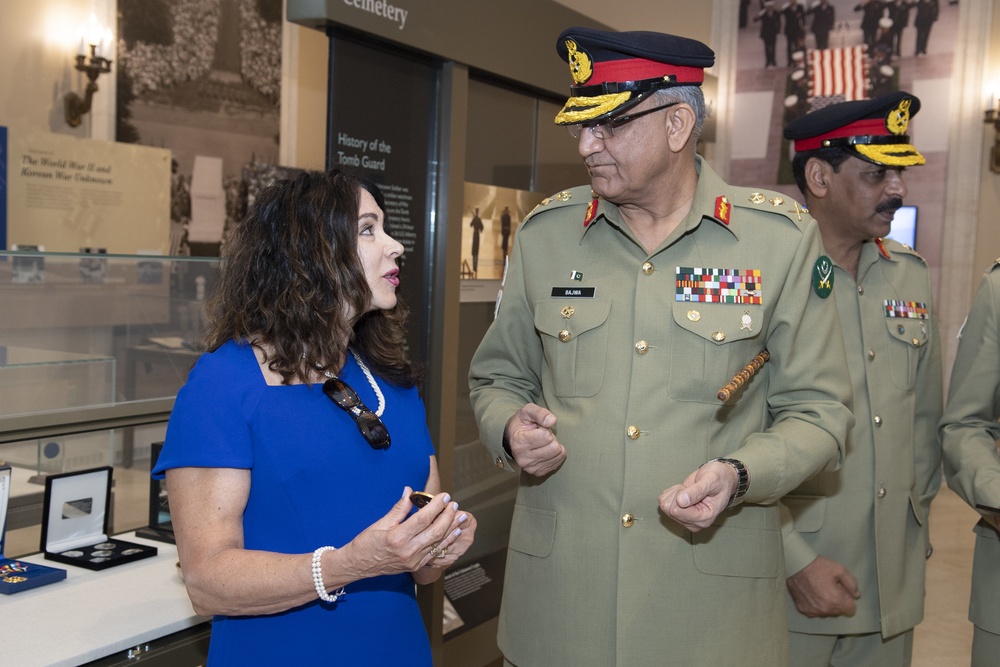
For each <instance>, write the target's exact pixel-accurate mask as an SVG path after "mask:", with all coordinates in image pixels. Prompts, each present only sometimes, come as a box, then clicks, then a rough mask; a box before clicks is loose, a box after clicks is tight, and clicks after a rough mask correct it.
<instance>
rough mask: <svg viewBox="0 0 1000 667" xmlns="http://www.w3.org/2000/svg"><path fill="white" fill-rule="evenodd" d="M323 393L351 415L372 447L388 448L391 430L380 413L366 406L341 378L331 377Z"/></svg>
mask: <svg viewBox="0 0 1000 667" xmlns="http://www.w3.org/2000/svg"><path fill="white" fill-rule="evenodd" d="M323 393H324V394H326V397H327V398H329V399H330V400H331V401H333V402H334V403H336V404H337V405H338V406H340V407H341V408H343V409H344V411H346V412H347V414H349V415H351V418H352V419H353V420H354V423H355V424H357V425H358V430H359V431H361V435H363V436H364V438H365V440H367V441H368V444H369V445H371V446H372V449H388V448H389V444H390V442H391V440H390V439H389V430H388V429H387V428H386V427H385V424H383V423H382V420H381V419H379V417H378V415H376V414H375V413H374V412H372V411H371V410H369V409H368V408H367V407H365V404H364V403H362V402H361V399H360V398H358V393H357V392H356V391H354V390H353V389H351V386H350V385H349V384H347V383H346V382H344V381H343V380H341V379H340V378H330V379H329V380H327V381H326V382H324V383H323Z"/></svg>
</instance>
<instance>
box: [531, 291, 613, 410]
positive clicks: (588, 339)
mask: <svg viewBox="0 0 1000 667" xmlns="http://www.w3.org/2000/svg"><path fill="white" fill-rule="evenodd" d="M610 312H611V302H610V301H598V300H596V299H587V300H586V301H582V300H573V299H563V300H558V299H551V300H545V301H540V302H536V303H535V329H536V330H537V331H538V333H539V334H541V338H542V348H543V349H544V352H545V360H546V362H548V367H549V372H550V373H551V375H552V377H551V378H550V380H551V386H552V387H553V392H554V393H555V395H556V396H559V397H571V396H593V395H595V394H596V393H597V392H598V391H600V389H601V384H602V383H603V381H604V363H605V361H604V360H605V357H606V356H607V351H608V327H607V326H606V325H607V321H608V314H609V313H610Z"/></svg>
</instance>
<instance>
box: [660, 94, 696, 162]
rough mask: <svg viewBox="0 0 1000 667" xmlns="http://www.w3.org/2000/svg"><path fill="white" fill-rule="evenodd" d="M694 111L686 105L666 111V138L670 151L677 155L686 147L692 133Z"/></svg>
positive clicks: (679, 105)
mask: <svg viewBox="0 0 1000 667" xmlns="http://www.w3.org/2000/svg"><path fill="white" fill-rule="evenodd" d="M694 121H695V115H694V109H692V108H691V107H690V106H689V105H687V104H683V103H681V104H678V105H677V106H674V107H671V108H670V109H668V110H667V121H666V122H667V137H668V141H669V146H670V150H671V151H673V152H675V153H679V152H681V151H682V150H684V147H685V146H687V144H688V141H690V140H691V135H692V133H693V132H694Z"/></svg>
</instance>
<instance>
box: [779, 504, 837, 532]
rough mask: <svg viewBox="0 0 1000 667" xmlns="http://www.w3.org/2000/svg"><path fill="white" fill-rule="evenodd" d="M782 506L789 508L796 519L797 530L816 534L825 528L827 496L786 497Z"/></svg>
mask: <svg viewBox="0 0 1000 667" xmlns="http://www.w3.org/2000/svg"><path fill="white" fill-rule="evenodd" d="M781 504H782V505H784V506H785V507H787V508H788V511H789V512H790V513H791V515H792V518H793V519H795V530H796V531H798V532H800V533H815V532H816V531H817V530H819V529H820V528H822V527H823V520H824V519H825V517H826V496H785V497H784V498H782V499H781Z"/></svg>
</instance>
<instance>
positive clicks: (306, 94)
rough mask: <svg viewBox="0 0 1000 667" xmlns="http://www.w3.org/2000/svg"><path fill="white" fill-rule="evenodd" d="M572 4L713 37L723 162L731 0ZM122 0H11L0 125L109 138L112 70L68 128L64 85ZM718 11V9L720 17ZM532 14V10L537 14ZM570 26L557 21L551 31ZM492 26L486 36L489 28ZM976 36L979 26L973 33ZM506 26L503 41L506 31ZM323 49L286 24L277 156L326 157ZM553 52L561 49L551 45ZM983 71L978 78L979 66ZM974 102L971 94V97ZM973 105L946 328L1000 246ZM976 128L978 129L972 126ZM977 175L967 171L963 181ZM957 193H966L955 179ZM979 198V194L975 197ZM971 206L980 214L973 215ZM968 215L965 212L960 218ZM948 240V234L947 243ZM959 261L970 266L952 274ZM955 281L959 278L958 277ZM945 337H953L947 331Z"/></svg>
mask: <svg viewBox="0 0 1000 667" xmlns="http://www.w3.org/2000/svg"><path fill="white" fill-rule="evenodd" d="M559 4H562V5H564V6H566V7H568V8H571V9H573V10H575V11H578V12H580V13H582V14H585V15H587V16H590V17H592V18H593V19H594V20H597V21H600V22H603V23H606V24H607V25H610V26H612V27H614V28H617V29H622V30H628V29H651V30H661V31H669V32H674V33H678V34H684V35H687V36H691V37H694V38H697V39H701V40H703V41H706V42H708V43H709V44H710V45H711V46H712V47H713V48H714V49H715V50H716V52H717V53H718V54H719V65H717V67H716V68H714V73H715V75H716V76H718V77H719V79H720V80H719V87H720V92H719V103H718V105H717V107H716V115H717V118H718V120H719V121H720V125H721V126H722V127H721V128H720V133H719V140H718V141H717V142H716V145H714V146H709V147H707V150H706V152H707V153H708V157H709V158H710V159H711V160H712V161H713V163H714V164H716V166H717V167H718V168H719V170H720V171H722V172H723V173H726V171H727V168H728V153H727V145H728V142H727V141H726V136H725V128H726V126H727V123H726V120H727V119H728V118H731V114H733V113H738V112H739V110H734V109H730V108H729V106H728V105H727V99H728V98H727V94H726V90H727V87H728V85H729V82H728V80H727V78H726V67H725V64H726V63H727V62H731V59H732V58H733V55H732V50H731V42H733V41H734V40H735V34H736V33H735V30H736V28H735V19H734V18H733V17H734V16H735V15H736V12H737V3H735V2H700V1H698V0H684V1H675V2H669V3H663V2H659V1H657V0H634V1H632V2H629V3H628V4H627V5H626V9H627V11H622V9H623V8H622V6H620V5H613V4H612V3H607V2H602V1H600V0H572V1H569V0H561V1H560V3H559ZM996 6H997V2H996V1H995V0H994V1H992V2H990V1H989V0H979V1H977V2H972V1H970V2H969V3H967V5H966V3H963V11H966V10H970V11H974V12H976V17H977V20H980V22H982V21H985V24H983V25H975V26H971V27H970V28H969V29H970V30H976V31H979V33H978V34H980V35H981V34H984V33H985V34H986V35H987V40H986V45H985V47H984V45H983V44H981V43H978V40H976V39H966V38H965V37H966V36H965V35H960V36H959V40H958V43H959V44H960V45H961V46H960V48H964V49H969V50H970V51H969V58H970V59H972V58H978V60H979V62H978V63H976V64H975V65H976V66H975V67H972V66H971V64H970V67H969V70H970V72H971V73H972V76H968V75H967V76H965V77H964V78H963V80H962V85H964V86H966V88H972V89H974V93H975V94H974V95H972V94H971V93H969V92H968V91H966V97H970V96H972V97H975V98H976V99H979V98H981V105H980V106H981V107H982V108H985V95H986V92H985V91H986V90H987V89H988V88H989V87H990V86H991V85H993V86H996V83H995V82H997V81H1000V45H998V40H996V39H995V38H993V37H992V35H994V34H997V26H998V22H1000V18H998V14H1000V12H998V11H996ZM116 9H117V3H116V2H115V1H114V0H7V1H6V2H4V9H3V21H2V22H0V57H2V58H3V61H4V62H5V63H8V65H7V66H6V67H4V68H3V70H2V71H0V125H5V126H16V127H24V128H27V129H30V130H37V131H44V132H52V133H57V134H65V135H70V136H75V137H81V138H91V139H110V138H112V137H113V135H114V120H115V119H114V97H115V92H116V91H115V81H114V78H113V77H110V76H103V77H101V79H100V80H99V86H100V91H99V92H98V93H97V94H96V95H95V98H94V105H93V109H92V111H91V113H90V114H88V115H87V116H86V117H85V119H84V122H83V124H82V125H80V126H79V127H77V128H71V127H70V126H69V125H67V124H66V123H65V121H64V120H63V96H64V95H65V93H67V92H69V91H71V90H72V91H77V92H80V91H82V89H83V87H84V85H85V83H86V79H85V77H83V75H81V74H80V73H78V72H76V71H75V70H74V69H73V67H72V62H73V56H74V54H75V53H76V48H77V44H78V37H77V29H78V26H79V25H80V23H81V22H82V21H83V20H85V19H86V17H87V16H88V15H89V14H90V13H91V12H92V11H93V12H94V13H95V14H96V15H97V17H98V18H99V19H100V20H102V21H104V22H105V23H109V24H114V19H115V16H116ZM720 17H721V18H720ZM531 20H532V19H531V17H530V16H525V17H524V21H526V22H528V21H531ZM561 27H562V26H553V33H555V32H557V30H558V29H560V28H561ZM486 32H487V31H485V30H484V35H486ZM977 36H978V35H977ZM501 37H502V36H499V37H498V38H497V39H496V43H497V44H503V43H504V41H503V39H501ZM326 49H327V40H326V39H325V38H324V36H323V35H322V34H320V33H317V31H311V30H308V29H305V28H302V27H300V26H296V25H290V24H287V23H286V24H285V25H284V26H283V48H282V51H283V52H282V68H283V69H282V95H281V140H280V146H281V147H280V154H279V155H280V157H279V161H280V162H281V163H283V164H288V165H291V166H301V167H320V166H322V164H323V159H324V155H323V148H324V147H323V136H324V123H325V117H326V108H325V106H326V90H325V84H326V62H327V58H326V55H327V54H326ZM553 57H554V56H553ZM976 73H978V77H979V78H978V80H974V79H975V75H976ZM966 106H967V107H969V106H970V105H969V104H966ZM975 111H976V109H974V108H967V109H966V110H965V112H964V113H961V112H956V113H953V114H952V115H951V116H950V118H949V123H950V124H951V127H950V128H949V129H950V130H952V131H954V132H955V133H956V135H957V134H958V131H959V130H961V131H964V132H965V133H966V135H967V136H966V138H965V143H964V144H963V146H964V147H968V146H970V145H972V146H975V147H976V148H977V149H978V150H977V151H976V152H977V153H978V154H979V156H980V159H979V160H978V165H972V166H973V167H976V168H975V169H974V175H975V177H976V178H975V180H976V181H977V183H978V187H974V188H972V189H971V190H970V191H966V192H961V193H959V194H958V195H956V196H958V197H959V200H958V201H957V202H953V203H952V204H951V205H949V206H947V207H946V212H945V219H946V220H947V223H946V226H947V230H948V232H947V233H946V235H945V236H946V237H947V235H948V234H950V233H951V230H952V227H953V226H954V225H956V224H958V225H959V229H958V230H956V233H958V234H960V235H961V237H962V239H961V240H962V243H961V244H960V247H958V248H953V249H952V250H951V251H950V252H949V250H948V249H947V248H946V249H945V251H944V257H943V259H942V267H941V280H942V282H943V283H944V284H945V285H946V289H944V290H943V292H942V293H941V295H940V298H942V299H943V300H946V301H947V305H949V306H950V310H949V311H948V312H947V313H946V315H947V317H948V322H947V323H946V324H947V325H948V326H946V330H947V329H948V327H951V328H954V329H957V327H958V326H959V325H960V321H961V318H962V317H963V316H964V313H963V315H962V316H960V315H958V313H959V312H961V311H964V309H965V308H967V306H968V300H969V298H970V297H971V291H972V289H974V285H975V283H976V282H978V277H979V276H980V275H981V273H982V271H983V270H984V269H985V268H986V266H987V265H988V264H989V262H990V261H991V260H992V259H994V258H996V257H997V256H998V255H1000V230H998V229H997V225H996V223H995V220H994V217H995V216H994V213H993V212H994V211H996V210H997V206H998V205H1000V181H998V178H1000V176H998V175H997V174H994V173H993V172H991V171H990V170H989V168H988V165H989V159H990V156H989V153H990V148H991V147H992V146H993V143H994V137H995V131H994V129H993V127H992V126H989V125H986V124H984V123H982V122H981V111H982V109H979V111H978V113H979V116H980V117H979V118H978V119H977V118H976V116H975V113H974V112H975ZM970 135H975V136H970ZM970 155H974V153H969V152H968V151H967V150H966V151H963V152H962V153H961V157H953V158H952V159H953V160H960V161H961V162H962V165H963V166H965V167H966V168H967V167H968V166H969V160H970ZM968 180H969V178H968V177H967V175H963V178H962V182H963V183H967V182H968ZM955 191H956V192H959V191H958V189H957V188H955ZM970 198H974V199H975V201H972V202H970V201H968V200H969V199H970ZM970 215H971V216H972V218H973V219H974V221H975V222H974V224H971V223H970V222H969V217H970ZM954 220H961V221H962V222H961V223H956V222H953V221H954ZM949 242H950V241H949V240H948V239H947V238H946V239H945V241H944V243H945V245H947V244H948V243H949ZM951 272H959V273H963V274H964V275H965V276H966V277H964V278H962V279H954V278H953V277H950V276H949V274H950V273H951ZM949 282H953V283H955V284H954V285H951V286H950V287H948V286H947V284H948V283H949ZM946 345H947V342H946Z"/></svg>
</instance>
